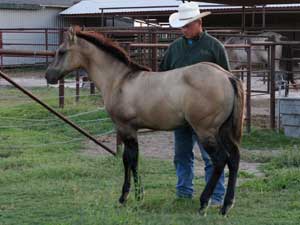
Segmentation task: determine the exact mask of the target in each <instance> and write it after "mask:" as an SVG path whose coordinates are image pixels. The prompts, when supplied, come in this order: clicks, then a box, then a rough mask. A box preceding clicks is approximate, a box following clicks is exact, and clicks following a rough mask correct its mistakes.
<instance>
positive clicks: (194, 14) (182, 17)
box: [169, 2, 211, 28]
mask: <svg viewBox="0 0 300 225" xmlns="http://www.w3.org/2000/svg"><path fill="white" fill-rule="evenodd" d="M209 14H211V12H203V13H200V9H199V7H198V4H197V3H195V2H185V3H182V4H180V5H179V6H178V12H176V13H173V14H171V15H170V17H169V23H170V25H171V27H176V28H178V27H183V26H184V25H186V24H188V23H190V22H193V21H195V20H197V19H199V18H202V17H204V16H207V15H209Z"/></svg>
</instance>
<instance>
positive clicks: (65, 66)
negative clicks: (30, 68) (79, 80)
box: [46, 27, 81, 84]
mask: <svg viewBox="0 0 300 225" xmlns="http://www.w3.org/2000/svg"><path fill="white" fill-rule="evenodd" d="M77 29H78V28H77V27H70V29H69V30H68V32H67V36H66V38H65V39H64V42H63V43H62V44H61V45H60V46H59V48H58V49H57V50H56V53H55V57H54V59H53V62H52V63H51V64H50V65H49V66H48V68H47V71H46V79H47V82H48V83H50V84H56V83H57V82H58V80H59V79H61V78H63V77H64V76H65V75H67V74H68V73H70V72H72V71H74V70H76V69H79V68H80V67H81V60H80V47H79V46H78V43H77V42H78V40H77V37H76V31H77Z"/></svg>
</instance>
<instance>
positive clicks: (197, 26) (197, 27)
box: [181, 19, 202, 38]
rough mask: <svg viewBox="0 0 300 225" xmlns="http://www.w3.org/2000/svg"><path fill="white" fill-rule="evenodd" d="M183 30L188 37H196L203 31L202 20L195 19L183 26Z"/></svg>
mask: <svg viewBox="0 0 300 225" xmlns="http://www.w3.org/2000/svg"><path fill="white" fill-rule="evenodd" d="M181 32H182V33H183V35H184V36H185V37H186V38H194V37H196V36H197V35H199V33H201V32H202V21H201V20H200V19H199V20H195V21H193V22H190V23H188V24H187V25H185V26H183V27H182V28H181Z"/></svg>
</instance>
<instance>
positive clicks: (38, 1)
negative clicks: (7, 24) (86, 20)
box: [0, 0, 79, 7]
mask: <svg viewBox="0 0 300 225" xmlns="http://www.w3.org/2000/svg"><path fill="white" fill-rule="evenodd" d="M77 2H79V0H0V5H1V4H15V5H40V6H65V7H69V6H72V5H73V4H74V3H77Z"/></svg>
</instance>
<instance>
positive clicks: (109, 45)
mask: <svg viewBox="0 0 300 225" xmlns="http://www.w3.org/2000/svg"><path fill="white" fill-rule="evenodd" d="M76 36H77V37H80V38H82V39H84V40H86V41H88V42H90V43H92V44H94V45H96V46H97V47H99V48H101V49H102V50H104V51H105V52H107V53H109V54H111V55H112V56H114V57H115V58H117V59H119V60H120V61H121V62H123V63H125V64H126V65H128V66H129V67H130V68H132V69H133V70H135V71H137V70H145V71H150V70H151V69H150V68H149V67H146V66H142V65H140V64H138V63H136V62H134V61H132V60H131V59H130V57H129V56H128V54H127V53H126V52H125V50H124V49H123V48H121V47H120V46H119V45H118V44H117V43H116V42H113V41H112V40H110V39H108V38H106V37H104V36H103V35H102V34H100V33H97V32H94V31H77V32H76Z"/></svg>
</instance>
